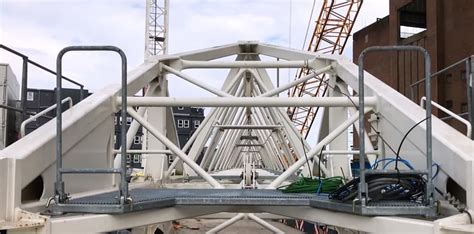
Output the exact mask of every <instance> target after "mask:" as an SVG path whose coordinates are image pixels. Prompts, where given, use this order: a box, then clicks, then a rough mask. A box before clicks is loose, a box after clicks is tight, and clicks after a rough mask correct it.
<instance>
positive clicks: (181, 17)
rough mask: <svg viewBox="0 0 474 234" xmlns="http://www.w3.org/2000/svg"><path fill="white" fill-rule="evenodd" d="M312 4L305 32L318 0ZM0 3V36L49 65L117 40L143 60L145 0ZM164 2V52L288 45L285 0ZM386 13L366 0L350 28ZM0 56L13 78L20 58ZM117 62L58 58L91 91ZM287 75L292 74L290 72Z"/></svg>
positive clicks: (48, 81)
mask: <svg viewBox="0 0 474 234" xmlns="http://www.w3.org/2000/svg"><path fill="white" fill-rule="evenodd" d="M316 3H317V4H316V9H315V12H314V14H313V20H311V21H312V23H311V25H310V30H309V33H310V34H311V33H312V30H313V28H314V21H315V19H316V17H317V15H318V14H319V8H320V4H321V3H320V1H317V2H316ZM0 4H1V5H0V43H2V44H5V45H7V46H10V47H12V48H14V49H18V50H19V51H22V52H24V53H25V54H28V56H29V57H30V58H31V59H33V60H35V61H37V62H39V63H41V64H44V65H46V66H47V67H49V68H52V69H54V70H55V61H56V55H57V53H58V52H59V50H60V49H62V48H63V47H65V46H68V45H78V44H79V45H115V46H118V47H120V48H122V49H123V50H124V51H125V52H126V54H127V57H128V64H129V69H130V70H131V69H133V68H134V67H136V66H138V65H139V64H141V63H142V61H143V51H144V42H145V40H144V29H145V22H144V21H145V8H144V7H145V0H118V1H112V0H100V1H93V2H91V1H86V0H70V1H60V0H20V1H18V0H15V1H13V0H6V1H5V0H3V1H2V2H0ZM170 5H171V10H170V28H169V31H170V35H169V39H170V41H169V46H170V47H169V52H170V53H177V52H183V51H188V50H195V49H201V48H206V47H211V46H215V45H220V44H227V43H233V42H236V41H238V40H259V41H262V42H266V43H271V44H277V45H281V46H288V45H289V41H290V35H289V30H290V17H289V16H290V12H289V7H290V1H289V0H259V1H251V0H220V1H217V0H171V1H170ZM311 6H312V1H309V0H293V1H292V6H291V7H292V12H291V47H293V48H297V49H301V48H302V43H303V40H304V36H305V32H306V27H307V23H308V19H309V14H310V10H311V9H310V8H311ZM387 13H388V0H383V1H381V0H366V1H364V6H363V8H362V12H361V14H360V16H359V19H358V21H357V23H356V26H355V30H358V29H360V28H361V27H362V26H364V25H368V24H370V23H371V22H374V21H375V18H376V17H383V16H384V15H386V14H387ZM349 44H351V43H349ZM347 48H348V49H349V48H351V46H350V45H348V46H347ZM351 54H352V53H351V51H348V50H346V53H345V55H347V56H349V57H351ZM0 56H1V59H0V61H1V62H7V63H10V64H11V66H12V67H13V70H14V72H15V73H16V75H17V77H21V63H20V61H19V59H17V58H14V57H13V56H11V55H9V54H8V53H5V52H0ZM119 68H120V60H119V59H118V56H117V55H115V54H108V53H93V52H89V53H71V54H68V55H67V56H66V57H65V60H64V74H65V75H67V76H69V77H70V78H73V79H75V80H77V81H79V82H81V83H83V84H85V86H86V88H88V89H91V90H93V91H97V90H100V89H101V88H102V87H104V86H105V85H107V84H110V83H119V82H120V78H119V77H120V73H119V71H120V70H119ZM269 73H270V74H273V71H270V72H269ZM189 74H192V75H193V76H197V77H205V79H207V80H209V81H210V82H211V83H212V85H213V86H215V87H220V85H221V83H220V82H222V81H223V79H224V78H225V76H226V74H225V71H222V70H221V71H218V72H217V73H213V72H211V71H209V70H205V71H190V72H189ZM281 74H282V77H281V80H282V81H286V80H288V77H287V72H286V71H282V72H281ZM292 77H293V75H292V74H291V75H290V79H292ZM176 80H177V79H170V90H171V92H172V93H173V94H175V95H190V94H191V95H199V94H198V91H199V90H198V89H197V88H194V87H192V86H188V85H185V86H183V82H182V81H176ZM282 83H283V82H282ZM29 87H34V88H50V89H52V88H53V87H54V77H52V76H51V75H49V74H47V73H44V72H41V71H39V70H37V69H34V68H33V67H32V68H31V69H30V81H29ZM69 87H73V86H69ZM183 87H186V89H185V90H186V91H184V89H183ZM188 88H189V89H188ZM190 90H192V91H190ZM205 95H207V94H205Z"/></svg>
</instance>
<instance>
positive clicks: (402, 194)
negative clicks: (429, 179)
mask: <svg viewBox="0 0 474 234" xmlns="http://www.w3.org/2000/svg"><path fill="white" fill-rule="evenodd" d="M359 182H360V180H359V178H357V179H354V180H352V181H350V182H349V183H347V184H345V185H344V186H342V187H340V188H338V189H337V190H336V191H334V192H332V193H330V194H329V198H330V199H335V200H340V201H352V200H354V198H356V197H357V195H358V186H359ZM366 182H367V184H368V196H369V198H370V199H371V201H383V200H390V201H396V200H398V201H400V200H405V201H419V199H420V198H421V197H422V196H423V193H424V189H425V179H424V178H423V177H422V176H421V175H415V174H411V175H406V174H399V173H393V174H379V175H376V174H373V175H367V176H366Z"/></svg>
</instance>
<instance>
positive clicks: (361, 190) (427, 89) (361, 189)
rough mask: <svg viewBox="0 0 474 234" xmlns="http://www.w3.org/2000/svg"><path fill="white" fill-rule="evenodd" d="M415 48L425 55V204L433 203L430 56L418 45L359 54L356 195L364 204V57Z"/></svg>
mask: <svg viewBox="0 0 474 234" xmlns="http://www.w3.org/2000/svg"><path fill="white" fill-rule="evenodd" d="M407 50H416V51H419V52H421V53H423V55H424V57H425V96H426V170H427V172H428V173H427V177H428V178H427V182H426V198H427V200H426V201H425V203H426V204H427V205H433V202H434V201H433V193H434V187H433V178H432V177H433V168H432V164H433V158H432V132H431V57H430V55H429V53H428V51H427V50H426V49H425V48H423V47H419V46H373V47H369V48H366V49H364V50H363V51H362V52H361V54H360V56H359V61H358V62H359V87H358V88H359V145H360V146H359V148H360V155H359V166H360V177H359V178H360V184H359V189H358V190H359V191H358V196H359V199H360V200H361V202H362V205H365V204H364V202H365V200H366V198H367V197H366V196H367V185H366V183H365V138H364V134H365V128H364V123H365V119H364V113H363V112H361V111H360V110H361V109H364V57H365V55H366V54H368V53H369V52H375V51H407Z"/></svg>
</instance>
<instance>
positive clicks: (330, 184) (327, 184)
mask: <svg viewBox="0 0 474 234" xmlns="http://www.w3.org/2000/svg"><path fill="white" fill-rule="evenodd" d="M321 182H322V184H321V185H320V183H321ZM343 184H344V178H343V177H341V176H335V177H329V178H325V179H321V180H319V179H318V178H315V179H312V178H305V177H302V178H301V179H299V180H297V181H295V182H293V183H291V184H289V185H284V186H280V187H278V190H280V191H282V192H284V193H315V192H317V190H319V192H320V193H331V192H333V191H335V190H336V189H338V188H339V187H341V186H342V185H343ZM320 186H321V187H320ZM319 187H320V188H319ZM318 188H319V189H318Z"/></svg>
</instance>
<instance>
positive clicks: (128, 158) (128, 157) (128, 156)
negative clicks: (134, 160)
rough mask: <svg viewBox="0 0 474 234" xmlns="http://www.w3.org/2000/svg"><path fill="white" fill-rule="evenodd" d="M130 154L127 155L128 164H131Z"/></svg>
mask: <svg viewBox="0 0 474 234" xmlns="http://www.w3.org/2000/svg"><path fill="white" fill-rule="evenodd" d="M130 161H131V160H130V154H127V163H130Z"/></svg>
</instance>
